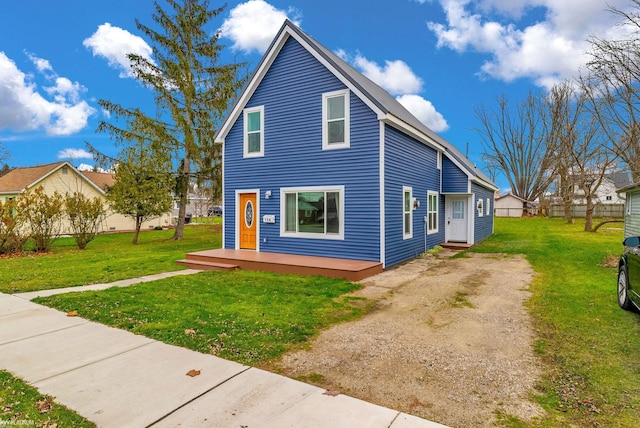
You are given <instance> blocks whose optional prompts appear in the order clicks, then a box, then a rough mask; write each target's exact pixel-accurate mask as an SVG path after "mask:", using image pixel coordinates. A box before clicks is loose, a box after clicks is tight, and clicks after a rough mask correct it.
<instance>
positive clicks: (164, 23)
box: [98, 0, 243, 240]
mask: <svg viewBox="0 0 640 428" xmlns="http://www.w3.org/2000/svg"><path fill="white" fill-rule="evenodd" d="M166 1H167V3H168V5H169V6H170V7H171V10H172V14H169V13H168V12H167V11H165V10H164V9H162V8H161V7H160V6H159V5H158V3H157V2H155V3H154V7H155V13H153V14H152V18H153V21H154V22H155V23H156V24H157V26H158V28H159V29H160V30H161V31H156V30H155V29H153V28H151V27H149V26H146V25H144V24H142V23H141V22H140V21H138V20H136V26H137V28H138V30H140V31H142V32H143V33H144V34H145V36H146V37H147V38H148V39H149V40H150V41H151V46H152V48H153V57H154V58H153V60H150V59H148V58H144V57H142V56H139V55H135V54H130V55H129V59H130V60H131V65H132V70H133V73H134V75H135V77H136V78H137V79H139V80H140V82H142V83H143V84H144V85H145V86H146V87H147V88H149V89H150V90H151V91H153V95H154V99H155V103H156V107H157V111H156V115H155V116H153V117H152V116H149V115H147V114H145V113H143V112H142V111H140V110H139V109H137V108H132V109H129V108H124V107H122V106H121V105H118V104H116V103H112V102H110V101H107V100H101V101H100V102H99V105H100V106H101V107H102V108H104V109H105V110H107V111H108V112H110V113H111V114H112V115H113V117H114V119H116V120H119V119H122V120H124V121H125V126H123V127H119V126H118V125H117V124H111V123H108V122H102V123H100V125H99V128H98V130H99V131H102V132H108V133H110V134H111V135H112V137H114V138H115V139H116V141H118V142H120V143H125V144H130V143H131V142H137V143H142V144H160V145H161V147H162V149H161V150H156V151H158V152H159V151H163V152H164V153H167V154H169V155H170V156H171V158H172V165H173V172H174V174H175V181H176V199H177V201H178V205H179V214H178V223H177V225H176V229H175V233H174V236H173V239H176V240H179V239H183V229H184V218H185V214H186V205H187V196H188V191H189V185H190V184H191V182H192V181H199V182H213V183H214V188H215V189H217V192H218V194H219V192H220V190H219V189H220V187H221V186H220V176H221V174H220V168H221V162H220V159H221V147H220V145H218V144H213V136H214V134H215V132H216V129H217V127H218V125H219V122H220V121H221V119H222V116H223V114H224V112H225V111H226V110H227V109H228V107H229V105H230V103H231V100H232V99H233V98H234V97H235V96H236V94H237V92H238V90H239V89H240V87H241V86H242V84H243V81H242V80H241V79H239V78H238V75H239V70H240V68H241V67H242V66H243V64H239V63H231V64H221V59H220V55H221V52H222V49H223V46H222V45H220V44H218V39H219V37H220V34H219V33H218V32H215V31H211V30H208V29H207V24H209V23H210V21H211V20H212V19H213V18H215V17H217V16H218V15H220V14H221V13H222V11H223V10H224V7H221V8H218V9H215V10H210V9H209V1H208V0H183V1H176V0H166Z"/></svg>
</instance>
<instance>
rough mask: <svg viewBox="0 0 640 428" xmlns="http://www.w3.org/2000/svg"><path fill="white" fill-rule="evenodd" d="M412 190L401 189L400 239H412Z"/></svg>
mask: <svg viewBox="0 0 640 428" xmlns="http://www.w3.org/2000/svg"><path fill="white" fill-rule="evenodd" d="M412 199H413V189H412V188H411V187H403V188H402V238H403V239H409V238H412V237H413V201H412Z"/></svg>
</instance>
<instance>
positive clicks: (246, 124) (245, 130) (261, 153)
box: [242, 106, 264, 158]
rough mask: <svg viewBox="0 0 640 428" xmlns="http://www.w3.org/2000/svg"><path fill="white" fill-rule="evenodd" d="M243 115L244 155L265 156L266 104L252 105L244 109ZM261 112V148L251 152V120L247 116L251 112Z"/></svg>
mask: <svg viewBox="0 0 640 428" xmlns="http://www.w3.org/2000/svg"><path fill="white" fill-rule="evenodd" d="M242 112H243V113H242V115H243V123H244V126H243V130H242V141H243V144H242V147H243V149H242V150H243V157H245V158H257V157H262V156H264V106H258V107H250V108H246V109H244V110H243V111H242ZM256 112H258V113H260V150H259V151H257V152H249V121H248V120H247V116H248V115H249V114H251V113H256Z"/></svg>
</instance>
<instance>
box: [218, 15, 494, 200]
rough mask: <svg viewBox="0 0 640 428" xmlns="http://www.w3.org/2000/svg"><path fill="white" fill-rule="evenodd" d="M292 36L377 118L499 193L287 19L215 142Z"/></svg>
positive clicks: (444, 142) (449, 148) (451, 149)
mask: <svg viewBox="0 0 640 428" xmlns="http://www.w3.org/2000/svg"><path fill="white" fill-rule="evenodd" d="M289 37H293V38H294V39H296V40H297V41H298V42H299V43H300V44H301V45H302V46H303V47H305V49H307V51H309V52H310V53H311V54H312V55H313V56H314V57H315V58H316V59H318V61H320V62H321V63H322V64H323V65H324V66H326V67H327V68H328V69H329V70H330V71H331V72H332V73H333V74H334V75H335V76H336V77H338V79H340V80H341V81H342V82H343V83H344V84H345V85H346V86H347V87H348V88H349V89H351V90H352V91H353V92H354V93H355V94H356V95H357V96H358V97H359V98H360V99H361V100H362V101H363V102H365V104H367V105H368V106H369V107H370V108H371V109H372V110H373V111H374V112H376V114H377V115H378V119H380V120H382V121H384V122H385V123H387V124H389V125H391V126H394V127H395V128H398V129H400V130H401V131H403V132H404V133H406V134H408V135H411V136H412V137H414V138H416V139H417V140H419V141H421V142H423V143H424V144H427V145H430V146H432V147H434V148H436V149H437V150H440V151H442V152H443V153H445V155H446V156H447V157H448V158H449V159H451V161H452V162H454V163H455V164H456V165H457V166H458V167H459V168H461V169H462V170H463V171H464V172H465V173H466V174H467V176H468V177H469V178H470V179H472V180H475V181H477V182H479V183H481V184H483V185H485V186H488V187H489V188H492V189H493V190H498V188H497V187H496V185H495V184H494V183H492V182H491V180H490V179H489V178H488V177H487V176H486V175H485V174H483V173H482V172H481V171H480V170H479V169H478V168H477V167H475V165H473V164H472V163H471V162H470V161H469V160H468V159H467V158H466V157H465V156H464V155H463V154H462V153H461V152H460V151H459V150H458V149H457V148H456V147H455V146H453V144H451V143H449V142H448V141H447V140H445V139H444V138H442V137H440V136H439V135H438V134H436V133H435V132H434V131H432V130H431V129H429V127H427V126H426V125H424V124H423V123H422V122H420V121H419V120H418V119H417V118H416V117H415V116H414V115H413V114H411V113H410V112H409V111H408V110H407V109H406V108H405V107H404V106H403V105H402V104H400V102H398V101H397V100H396V99H395V98H394V97H393V96H391V94H389V93H388V92H387V91H385V90H384V89H383V88H381V87H380V86H379V85H377V84H376V83H374V82H373V81H372V80H371V79H369V78H368V77H366V76H365V75H363V74H362V73H360V72H359V71H357V70H356V69H355V68H353V67H352V66H351V65H349V64H347V62H345V61H344V60H342V59H341V58H340V57H338V56H337V55H336V54H334V53H333V52H331V51H330V50H328V49H327V48H325V47H324V46H322V45H321V44H320V43H318V42H316V41H315V40H314V39H313V38H311V37H310V36H309V35H307V34H306V33H305V32H303V31H302V30H301V29H300V28H299V27H298V26H296V25H295V24H293V23H292V22H291V21H289V20H288V19H287V20H285V22H284V24H283V25H282V27H281V28H280V30H279V31H278V34H277V35H276V37H275V39H274V40H273V41H272V42H271V45H270V46H269V48H268V49H267V51H266V53H265V55H264V56H263V57H262V59H261V61H260V63H259V64H258V67H257V68H256V70H255V71H254V73H253V75H252V76H251V78H250V79H249V82H248V83H247V86H246V87H245V88H244V90H243V92H242V94H241V95H240V97H238V99H237V100H236V102H235V104H234V105H233V107H232V109H231V112H230V113H229V115H228V116H227V117H226V118H225V120H224V122H223V123H222V126H221V127H220V129H219V130H218V132H217V133H216V136H215V141H216V142H224V139H225V137H226V136H227V134H228V132H229V131H230V129H231V126H233V124H234V123H235V121H236V120H237V118H238V117H239V116H240V114H241V113H242V109H243V108H244V106H245V105H246V103H247V102H248V101H249V99H250V98H251V96H252V95H253V93H254V92H255V90H256V88H257V87H258V85H259V84H260V82H261V81H262V79H263V77H264V76H265V74H266V73H267V71H268V69H269V68H270V66H271V64H272V63H273V61H274V60H275V58H276V57H277V55H278V53H279V52H280V50H281V49H282V47H283V46H284V43H285V42H286V41H287V39H288V38H289Z"/></svg>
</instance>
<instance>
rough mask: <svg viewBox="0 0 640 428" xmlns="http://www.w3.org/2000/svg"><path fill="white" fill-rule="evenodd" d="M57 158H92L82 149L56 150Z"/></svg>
mask: <svg viewBox="0 0 640 428" xmlns="http://www.w3.org/2000/svg"><path fill="white" fill-rule="evenodd" d="M58 159H93V155H92V154H91V153H89V152H88V151H86V150H84V149H64V150H60V151H59V152H58ZM83 165H84V164H83Z"/></svg>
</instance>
